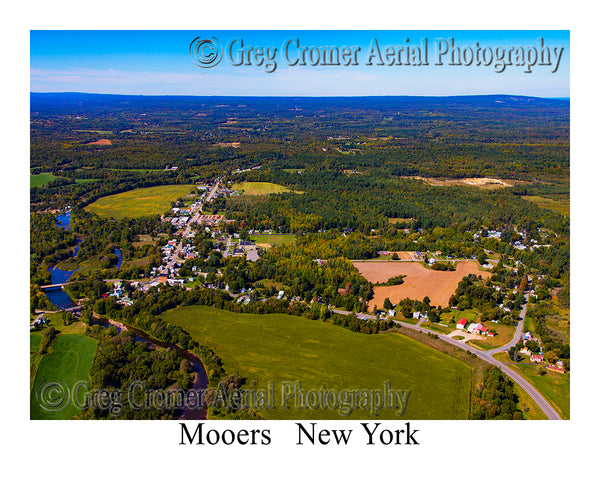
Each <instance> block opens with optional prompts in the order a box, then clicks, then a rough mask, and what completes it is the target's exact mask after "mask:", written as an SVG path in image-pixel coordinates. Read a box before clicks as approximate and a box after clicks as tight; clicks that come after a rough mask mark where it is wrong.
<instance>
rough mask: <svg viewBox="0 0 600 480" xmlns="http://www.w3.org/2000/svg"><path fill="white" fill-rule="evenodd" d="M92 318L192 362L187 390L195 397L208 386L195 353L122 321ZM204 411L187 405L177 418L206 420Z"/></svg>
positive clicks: (206, 378) (204, 409)
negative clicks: (193, 374)
mask: <svg viewBox="0 0 600 480" xmlns="http://www.w3.org/2000/svg"><path fill="white" fill-rule="evenodd" d="M94 320H95V321H96V322H97V323H98V324H100V325H102V326H103V327H106V328H108V327H110V326H114V327H116V328H117V330H119V332H120V331H122V330H129V331H130V332H133V334H134V335H135V337H134V338H135V340H136V341H140V342H144V343H145V344H146V345H149V346H150V347H151V348H170V349H173V350H175V351H176V352H177V354H178V355H179V356H180V357H182V358H185V359H187V360H189V362H190V363H191V364H192V368H193V371H194V373H195V374H196V375H195V376H194V383H193V384H192V386H191V388H190V389H189V390H188V392H189V391H190V390H193V391H195V392H197V395H196V398H200V396H201V394H202V392H204V391H205V390H206V389H207V388H208V376H207V374H206V369H205V368H204V364H203V363H202V360H200V358H199V357H198V356H197V355H195V354H193V353H191V352H189V351H187V350H184V349H183V348H181V347H180V346H179V345H175V344H174V343H170V342H163V341H162V340H157V339H155V338H152V337H150V336H149V335H148V334H147V333H146V332H144V331H143V330H140V329H138V328H135V327H132V326H131V325H125V324H124V323H120V322H116V321H114V320H110V319H107V318H102V317H98V316H96V315H95V314H94ZM206 413H207V411H206V407H204V406H187V407H186V408H185V409H183V410H182V411H181V412H179V415H178V416H177V419H178V420H206Z"/></svg>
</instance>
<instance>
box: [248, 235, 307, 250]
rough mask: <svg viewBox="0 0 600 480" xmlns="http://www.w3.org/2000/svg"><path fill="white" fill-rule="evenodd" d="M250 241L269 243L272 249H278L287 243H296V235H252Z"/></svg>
mask: <svg viewBox="0 0 600 480" xmlns="http://www.w3.org/2000/svg"><path fill="white" fill-rule="evenodd" d="M250 240H253V241H254V242H256V243H269V244H270V245H271V246H272V247H277V246H279V245H284V244H286V243H291V242H295V241H296V235H288V234H281V235H280V234H274V235H267V234H262V233H259V234H256V235H250Z"/></svg>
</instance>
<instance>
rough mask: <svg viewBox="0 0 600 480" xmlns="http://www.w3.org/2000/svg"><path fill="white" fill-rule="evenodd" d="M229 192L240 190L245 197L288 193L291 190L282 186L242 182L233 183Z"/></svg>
mask: <svg viewBox="0 0 600 480" xmlns="http://www.w3.org/2000/svg"><path fill="white" fill-rule="evenodd" d="M231 190H241V191H243V192H244V194H245V195H268V194H270V193H282V192H290V191H291V190H290V189H289V188H287V187H284V186H282V185H277V184H276V183H269V182H242V183H234V184H233V185H232V186H231Z"/></svg>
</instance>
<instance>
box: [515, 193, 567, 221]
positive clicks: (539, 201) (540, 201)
mask: <svg viewBox="0 0 600 480" xmlns="http://www.w3.org/2000/svg"><path fill="white" fill-rule="evenodd" d="M522 198H524V199H525V200H529V201H530V202H533V203H535V204H536V205H537V206H538V207H540V208H548V209H549V210H552V211H554V212H556V213H560V214H561V215H564V216H565V217H568V216H569V215H570V202H558V201H556V200H552V199H551V198H544V197H537V196H524V197H522Z"/></svg>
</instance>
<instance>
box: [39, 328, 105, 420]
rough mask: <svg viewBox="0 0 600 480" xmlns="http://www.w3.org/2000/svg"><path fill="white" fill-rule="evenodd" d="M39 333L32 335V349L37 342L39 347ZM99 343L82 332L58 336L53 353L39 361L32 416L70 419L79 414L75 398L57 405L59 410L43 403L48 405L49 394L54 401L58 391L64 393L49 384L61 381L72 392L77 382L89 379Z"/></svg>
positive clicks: (49, 418) (48, 418)
mask: <svg viewBox="0 0 600 480" xmlns="http://www.w3.org/2000/svg"><path fill="white" fill-rule="evenodd" d="M35 337H39V335H31V348H32V349H33V348H34V347H35V344H36V343H37V345H38V348H39V341H38V340H37V339H36V338H35ZM40 338H41V337H40ZM96 344H97V342H96V340H94V339H92V338H89V337H85V336H83V335H79V334H61V335H59V336H58V337H57V338H56V340H54V343H53V344H52V351H51V353H49V354H47V355H45V356H44V357H43V358H42V359H41V362H40V363H39V366H38V368H37V373H36V375H35V381H34V382H33V388H32V389H31V394H30V404H29V412H30V418H31V419H32V420H38V419H41V420H66V419H69V418H71V417H73V416H74V415H75V414H77V412H78V411H79V409H78V408H77V407H76V406H75V405H74V404H73V402H68V403H67V404H66V405H65V406H64V408H62V409H60V408H59V407H57V408H56V411H49V410H47V409H45V408H43V405H46V406H47V405H48V403H47V402H46V401H45V400H44V399H45V398H49V399H50V401H51V402H52V400H53V399H56V398H57V397H56V395H60V393H58V391H54V393H52V391H51V390H48V389H46V388H45V387H48V386H49V385H50V384H51V383H57V384H59V385H60V387H61V388H65V389H66V391H68V392H72V391H73V386H74V385H76V384H77V383H78V382H80V381H88V380H89V372H90V368H91V366H92V362H93V360H94V355H95V353H96ZM62 391H65V390H62ZM82 391H83V390H82ZM63 398H66V397H63Z"/></svg>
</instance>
